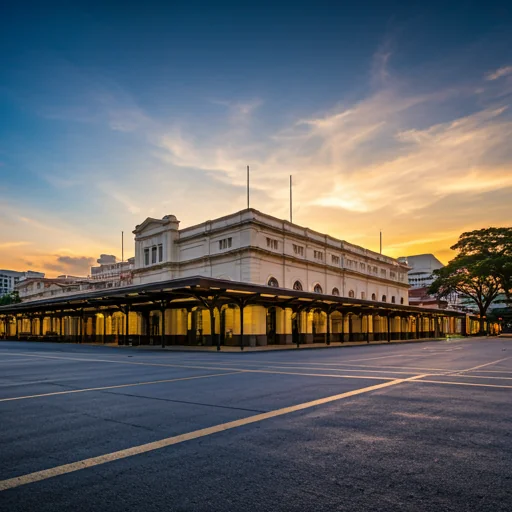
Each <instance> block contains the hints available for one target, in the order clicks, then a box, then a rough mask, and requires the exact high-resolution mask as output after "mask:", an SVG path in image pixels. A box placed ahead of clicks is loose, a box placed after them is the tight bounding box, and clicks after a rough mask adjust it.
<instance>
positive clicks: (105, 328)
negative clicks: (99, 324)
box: [103, 313, 108, 345]
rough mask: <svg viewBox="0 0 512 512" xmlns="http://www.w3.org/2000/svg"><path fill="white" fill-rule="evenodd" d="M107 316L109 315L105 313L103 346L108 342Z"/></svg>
mask: <svg viewBox="0 0 512 512" xmlns="http://www.w3.org/2000/svg"><path fill="white" fill-rule="evenodd" d="M107 315H108V313H103V345H105V343H106V342H107Z"/></svg>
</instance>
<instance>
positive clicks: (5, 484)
mask: <svg viewBox="0 0 512 512" xmlns="http://www.w3.org/2000/svg"><path fill="white" fill-rule="evenodd" d="M422 377H425V375H416V376H414V377H410V378H408V379H395V380H392V381H390V382H384V383H381V384H376V385H375V386H369V387H366V388H360V389H355V390H353V391H348V392H346V393H341V394H339V395H333V396H328V397H326V398H320V399H318V400H313V401H311V402H304V403H302V404H297V405H292V406H291V407H284V408H282V409H276V410H274V411H270V412H265V413H262V414H256V415H254V416H249V417H247V418H242V419H239V420H235V421H230V422H228V423H221V424H220V425H215V426H213V427H208V428H203V429H200V430H195V431H193V432H188V433H186V434H181V435H178V436H172V437H167V438H165V439H161V440H159V441H154V442H152V443H146V444H142V445H139V446H133V447H132V448H127V449H125V450H119V451H117V452H112V453H107V454H105V455H100V456H98V457H91V458H90V459H85V460H81V461H77V462H72V463H70V464H64V465H62V466H56V467H54V468H50V469H44V470H42V471H36V472H34V473H29V474H26V475H22V476H18V477H14V478H10V479H8V480H2V481H0V491H5V490H7V489H14V488H15V487H20V486H22V485H26V484H30V483H34V482H40V481H41V480H47V479H48V478H53V477H55V476H60V475H65V474H68V473H73V472H75V471H79V470H81V469H86V468H91V467H95V466H99V465H101V464H106V463H107V462H113V461H116V460H120V459H125V458H127V457H132V456H134V455H140V454H142V453H147V452H151V451H154V450H159V449H161V448H166V447H168V446H173V445H176V444H180V443H183V442H186V441H191V440H192V439H198V438H200V437H205V436H209V435H212V434H216V433H218V432H225V431H226V430H231V429H234V428H238V427H242V426H245V425H250V424H252V423H257V422H259V421H264V420H267V419H270V418H276V417H278V416H283V415H285V414H290V413H292V412H297V411H302V410H304V409H309V408H311V407H316V406H318V405H323V404H327V403H330V402H334V401H337V400H342V399H344V398H350V397H352V396H357V395H361V394H363V393H368V392H370V391H375V390H377V389H383V388H387V387H390V386H396V385H397V384H402V383H403V382H408V381H411V380H415V379H420V378H422Z"/></svg>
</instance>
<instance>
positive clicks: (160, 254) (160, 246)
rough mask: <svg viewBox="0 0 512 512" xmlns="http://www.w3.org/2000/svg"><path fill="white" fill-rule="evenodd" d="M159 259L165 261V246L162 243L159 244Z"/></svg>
mask: <svg viewBox="0 0 512 512" xmlns="http://www.w3.org/2000/svg"><path fill="white" fill-rule="evenodd" d="M158 261H164V247H163V245H162V244H158Z"/></svg>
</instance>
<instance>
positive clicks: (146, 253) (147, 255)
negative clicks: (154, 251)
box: [144, 248, 149, 266]
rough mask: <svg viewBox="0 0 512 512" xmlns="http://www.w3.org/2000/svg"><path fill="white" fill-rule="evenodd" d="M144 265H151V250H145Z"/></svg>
mask: <svg viewBox="0 0 512 512" xmlns="http://www.w3.org/2000/svg"><path fill="white" fill-rule="evenodd" d="M144 265H146V266H147V265H149V248H146V249H144Z"/></svg>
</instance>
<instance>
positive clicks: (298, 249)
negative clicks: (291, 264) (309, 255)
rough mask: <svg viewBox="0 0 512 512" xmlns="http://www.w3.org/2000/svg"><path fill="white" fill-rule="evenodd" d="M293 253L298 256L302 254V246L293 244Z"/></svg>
mask: <svg viewBox="0 0 512 512" xmlns="http://www.w3.org/2000/svg"><path fill="white" fill-rule="evenodd" d="M293 254H297V255H298V256H304V247H302V245H295V244H293Z"/></svg>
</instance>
